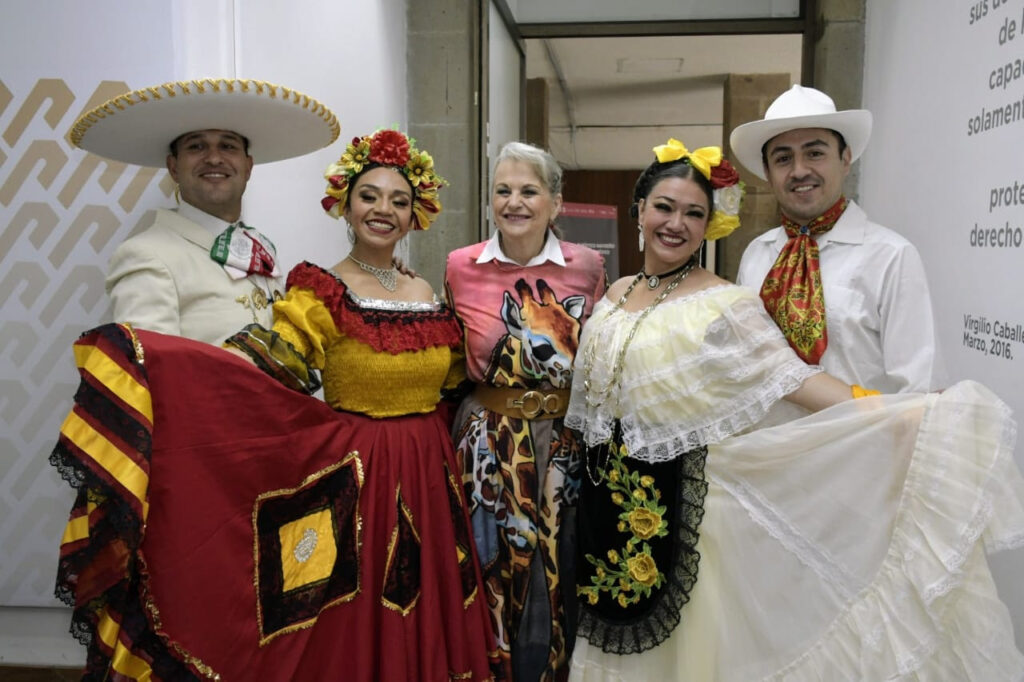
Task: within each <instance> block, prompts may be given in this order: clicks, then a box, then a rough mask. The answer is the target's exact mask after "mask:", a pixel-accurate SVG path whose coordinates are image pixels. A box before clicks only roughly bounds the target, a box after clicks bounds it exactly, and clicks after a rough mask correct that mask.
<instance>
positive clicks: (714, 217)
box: [654, 138, 744, 241]
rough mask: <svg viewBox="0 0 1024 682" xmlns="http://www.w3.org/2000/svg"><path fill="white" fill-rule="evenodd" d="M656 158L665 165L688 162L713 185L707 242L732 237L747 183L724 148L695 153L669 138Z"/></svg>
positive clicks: (702, 149) (704, 149)
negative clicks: (725, 155)
mask: <svg viewBox="0 0 1024 682" xmlns="http://www.w3.org/2000/svg"><path fill="white" fill-rule="evenodd" d="M654 156H655V157H656V158H657V159H658V161H659V162H661V163H670V162H672V161H679V160H680V159H682V160H685V161H686V162H687V163H689V164H690V165H691V166H693V167H694V168H695V169H696V170H697V171H699V172H700V174H701V175H703V176H704V177H705V178H707V179H708V180H709V181H710V182H711V187H712V189H713V190H714V192H713V195H714V201H715V206H714V210H713V211H712V212H711V219H710V220H709V221H708V228H707V230H706V231H705V233H704V238H705V239H707V240H708V241H711V240H714V239H721V238H722V237H728V236H729V235H730V234H732V232H733V230H735V229H736V228H737V227H739V226H740V202H741V201H742V200H743V187H744V184H743V183H742V182H740V176H739V173H737V172H736V169H735V168H733V167H732V164H731V163H729V162H728V161H726V160H725V159H724V158H723V157H722V148H721V147H701V148H700V149H695V150H693V151H692V152H691V151H689V150H688V149H687V148H686V146H685V145H683V143H682V142H680V141H679V140H677V139H675V138H669V141H668V142H666V143H665V144H660V145H658V146H657V147H655V148H654Z"/></svg>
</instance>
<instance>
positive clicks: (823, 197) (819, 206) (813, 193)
mask: <svg viewBox="0 0 1024 682" xmlns="http://www.w3.org/2000/svg"><path fill="white" fill-rule="evenodd" d="M849 172H850V148H849V147H846V148H844V149H843V150H842V152H840V151H839V138H838V137H837V136H836V134H835V133H834V132H832V131H831V130H826V129H824V128H800V129H797V130H790V131H788V132H785V133H782V134H781V135H776V136H775V137H773V138H772V139H770V140H769V141H768V144H766V145H765V173H766V175H767V176H768V184H769V185H770V186H771V188H772V192H773V193H774V194H775V199H776V200H777V201H778V202H779V207H780V208H781V209H782V212H783V213H784V214H785V215H786V216H787V217H789V218H790V219H791V220H793V221H795V222H797V223H799V224H801V225H806V224H807V223H809V222H811V221H812V220H814V219H815V218H817V217H818V216H820V215H821V214H823V213H824V212H825V211H827V210H828V209H829V208H831V206H832V205H833V204H834V203H836V202H837V201H839V197H840V196H842V194H843V180H844V179H845V178H846V176H847V174H848V173H849Z"/></svg>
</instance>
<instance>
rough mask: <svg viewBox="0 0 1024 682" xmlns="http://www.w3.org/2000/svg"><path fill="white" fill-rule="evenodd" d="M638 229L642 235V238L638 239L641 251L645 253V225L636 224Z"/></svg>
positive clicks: (638, 232)
mask: <svg viewBox="0 0 1024 682" xmlns="http://www.w3.org/2000/svg"><path fill="white" fill-rule="evenodd" d="M636 231H637V234H638V235H639V236H640V238H639V239H637V244H639V246H640V253H643V252H644V226H643V225H641V224H640V223H637V224H636Z"/></svg>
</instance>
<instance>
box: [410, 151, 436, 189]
mask: <svg viewBox="0 0 1024 682" xmlns="http://www.w3.org/2000/svg"><path fill="white" fill-rule="evenodd" d="M405 169H406V177H407V178H409V182H411V183H412V186H413V187H419V186H420V184H422V183H424V182H426V183H428V184H429V182H430V178H431V176H432V175H433V174H434V159H432V158H431V156H430V154H428V153H427V152H419V153H418V154H412V155H410V156H409V163H407V164H405Z"/></svg>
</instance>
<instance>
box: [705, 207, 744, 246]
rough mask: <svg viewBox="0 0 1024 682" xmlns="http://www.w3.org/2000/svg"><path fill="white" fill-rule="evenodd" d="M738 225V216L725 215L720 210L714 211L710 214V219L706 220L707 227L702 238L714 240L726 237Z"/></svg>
mask: <svg viewBox="0 0 1024 682" xmlns="http://www.w3.org/2000/svg"><path fill="white" fill-rule="evenodd" d="M739 226H740V218H739V216H735V215H726V214H724V213H722V212H721V211H715V212H714V213H712V214H711V220H709V221H708V229H707V230H705V231H704V239H707V240H708V241H714V240H716V239H721V238H722V237H728V236H729V235H730V234H732V233H733V232H734V231H735V230H736V228H737V227H739Z"/></svg>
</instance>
